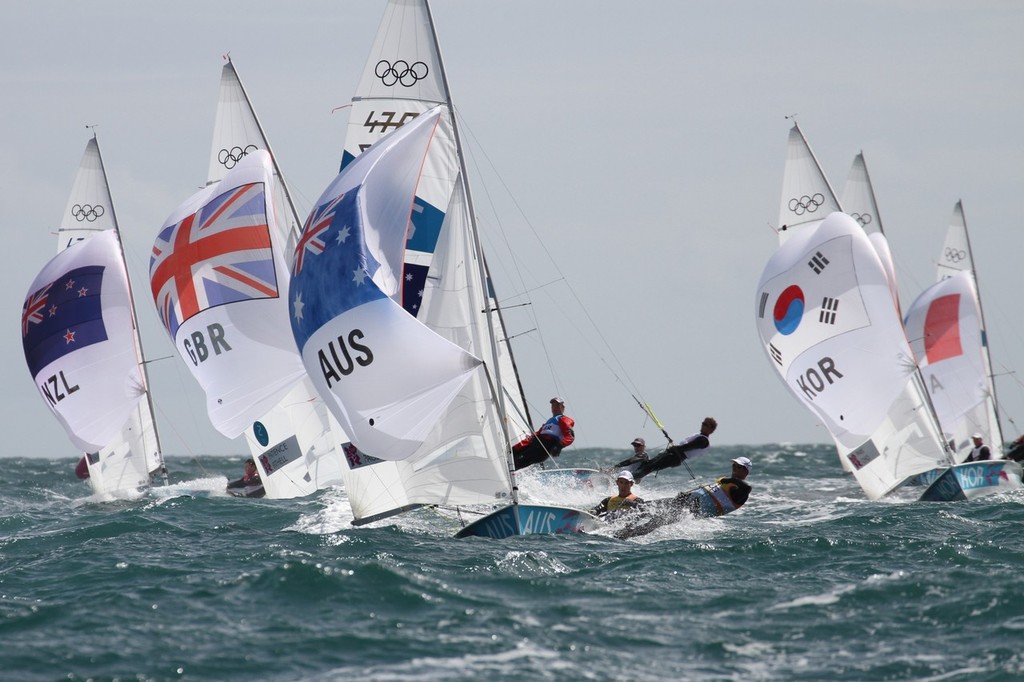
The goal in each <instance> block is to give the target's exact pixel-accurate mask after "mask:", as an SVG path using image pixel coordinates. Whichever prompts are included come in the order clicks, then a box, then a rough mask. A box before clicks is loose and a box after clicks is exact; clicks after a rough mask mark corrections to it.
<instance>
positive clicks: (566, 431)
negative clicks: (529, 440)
mask: <svg viewBox="0 0 1024 682" xmlns="http://www.w3.org/2000/svg"><path fill="white" fill-rule="evenodd" d="M575 425H576V422H574V421H573V420H572V418H571V417H566V416H565V415H564V414H556V415H552V416H551V419H548V420H547V421H546V422H544V425H543V426H542V427H540V430H539V431H537V435H538V436H541V437H542V438H550V439H554V440H558V442H559V443H561V444H562V447H563V448H565V447H569V446H570V445H572V442H573V441H574V440H576V434H575V433H574V432H573V430H572V427H573V426H575Z"/></svg>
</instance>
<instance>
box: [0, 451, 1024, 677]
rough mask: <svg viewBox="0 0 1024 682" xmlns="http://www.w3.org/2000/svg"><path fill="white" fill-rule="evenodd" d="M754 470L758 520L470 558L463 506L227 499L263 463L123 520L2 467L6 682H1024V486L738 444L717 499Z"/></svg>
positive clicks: (65, 470) (67, 472)
mask: <svg viewBox="0 0 1024 682" xmlns="http://www.w3.org/2000/svg"><path fill="white" fill-rule="evenodd" d="M626 455H627V453H626V452H625V451H612V450H581V451H577V452H573V451H571V450H570V451H567V452H566V453H565V454H564V455H563V456H562V457H561V458H560V459H561V461H560V462H559V464H561V465H563V466H587V465H590V466H593V465H609V464H612V463H614V462H615V461H616V460H617V459H618V458H621V457H624V456H626ZM739 455H746V456H749V457H750V458H751V459H752V460H753V461H754V470H753V473H752V475H751V477H750V479H748V480H749V481H750V482H751V483H752V484H753V486H754V490H753V494H752V495H751V498H750V501H749V502H748V503H747V505H746V506H745V507H743V508H742V509H740V510H739V511H737V512H735V513H733V514H731V515H729V516H726V517H722V518H719V519H705V520H697V519H685V520H683V521H681V522H679V523H677V524H674V525H671V526H667V527H664V528H661V529H659V530H658V531H656V532H655V533H653V534H651V535H648V536H645V537H642V538H636V539H633V540H627V541H622V540H616V539H614V538H612V537H611V536H610V532H611V531H609V532H608V534H605V533H603V532H602V533H598V534H590V535H574V536H526V537H518V538H512V539H508V540H501V541H495V540H489V539H482V538H470V539H464V540H456V539H454V538H453V537H452V536H453V535H454V533H455V532H456V531H457V530H458V529H459V528H460V519H459V516H458V515H457V514H454V513H452V512H451V511H449V510H418V511H416V512H413V513H410V514H407V515H404V516H402V517H398V518H396V519H392V520H389V521H384V522H380V523H378V524H376V525H374V526H370V527H362V528H353V527H352V526H351V525H350V524H349V521H350V520H351V512H350V511H349V509H348V505H347V503H346V499H345V494H344V492H343V491H341V490H330V491H324V492H322V493H320V494H318V495H315V496H312V497H310V498H305V499H299V500H285V501H279V500H278V501H274V500H247V499H237V498H232V497H227V496H224V495H223V493H222V488H223V485H224V482H225V478H224V477H225V476H230V477H232V478H234V477H236V476H237V475H239V474H240V471H241V468H242V459H241V458H219V457H206V458H202V457H201V458H198V459H196V458H190V459H186V458H174V457H171V458H169V459H168V467H169V469H170V470H171V477H172V485H171V486H170V487H169V488H166V489H165V488H156V489H153V490H152V491H149V492H148V493H146V494H144V495H142V496H140V497H138V498H137V499H130V500H105V501H103V500H97V499H95V498H92V497H90V496H89V494H88V489H87V486H86V485H85V484H84V483H81V482H79V481H77V480H75V478H74V476H73V468H74V464H75V460H74V459H71V458H68V459H60V460H45V459H20V458H7V459H0V482H2V489H3V493H2V496H0V680H349V679H360V680H608V679H617V680H628V679H637V680H971V681H974V680H1016V679H1021V678H1024V657H1022V654H1021V650H1022V644H1024V587H1022V582H1021V570H1022V569H1024V542H1022V540H1021V538H1022V533H1024V492H1020V491H1018V492H1013V493H1006V494H1002V495H999V496H993V497H991V498H988V499H983V500H978V501H974V502H963V503H949V504H936V503H931V504H929V503H918V502H898V501H884V502H868V501H866V500H865V499H864V498H863V495H862V494H861V493H860V489H859V488H858V487H857V485H856V483H855V482H854V481H853V480H852V479H851V478H850V477H848V476H845V475H843V474H842V473H841V472H840V469H839V466H838V463H837V462H836V461H835V453H834V450H832V449H831V448H830V447H827V446H793V445H771V446H757V447H742V446H734V447H717V448H715V449H714V451H713V454H711V455H709V456H708V457H705V458H703V459H700V460H697V461H696V462H694V463H693V466H692V468H693V472H694V474H696V476H697V479H698V482H706V481H707V479H709V478H711V477H714V476H717V475H722V474H724V473H726V472H727V471H728V468H729V467H728V461H729V459H731V458H732V457H736V456H739ZM522 483H523V487H524V489H525V490H527V492H528V493H529V495H530V496H531V498H533V499H538V500H541V499H544V498H552V499H551V501H554V500H560V501H567V502H571V503H572V504H577V505H581V506H582V505H584V504H586V505H590V504H596V503H597V502H598V501H599V500H600V498H601V497H603V496H604V495H605V494H607V493H606V492H605V491H600V490H594V491H578V490H577V491H558V490H549V489H544V486H543V484H541V483H539V482H538V480H536V479H534V478H533V477H531V476H525V477H524V480H523V482H522ZM694 483H695V482H694V481H693V479H691V477H690V475H689V473H688V472H687V471H686V470H685V469H684V468H682V467H680V468H677V469H671V470H668V471H664V472H661V473H660V474H658V476H657V478H653V477H652V478H648V479H646V480H645V481H644V482H643V484H642V485H640V486H638V488H637V491H636V492H638V493H639V494H641V495H642V496H647V497H652V498H653V497H660V496H668V495H671V494H673V493H675V492H676V491H678V490H683V489H687V488H690V487H693V485H694ZM463 518H465V515H464V516H463Z"/></svg>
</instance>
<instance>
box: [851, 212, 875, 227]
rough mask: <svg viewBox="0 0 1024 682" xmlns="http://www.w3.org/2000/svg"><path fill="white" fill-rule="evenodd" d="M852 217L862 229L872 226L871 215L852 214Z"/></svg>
mask: <svg viewBox="0 0 1024 682" xmlns="http://www.w3.org/2000/svg"><path fill="white" fill-rule="evenodd" d="M850 217H851V218H853V219H854V220H856V221H857V222H858V223H860V226H861V227H867V226H868V225H870V224H871V214H870V213H851V214H850Z"/></svg>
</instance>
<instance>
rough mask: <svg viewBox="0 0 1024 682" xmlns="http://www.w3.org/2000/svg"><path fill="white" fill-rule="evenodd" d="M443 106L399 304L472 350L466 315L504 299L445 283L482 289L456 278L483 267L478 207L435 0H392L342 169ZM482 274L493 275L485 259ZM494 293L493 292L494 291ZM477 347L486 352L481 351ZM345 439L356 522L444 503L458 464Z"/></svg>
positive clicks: (517, 395)
mask: <svg viewBox="0 0 1024 682" xmlns="http://www.w3.org/2000/svg"><path fill="white" fill-rule="evenodd" d="M437 104H446V105H448V107H447V110H446V111H445V112H444V113H443V115H442V116H441V118H440V120H439V124H438V127H437V130H436V131H435V132H434V138H435V139H434V141H433V142H432V143H431V145H430V147H429V149H428V151H427V157H426V160H425V168H424V172H423V174H422V177H421V178H420V181H419V184H418V185H417V187H416V196H415V199H414V208H413V216H412V229H411V230H410V234H409V238H408V240H407V241H406V243H405V256H404V258H405V263H404V266H403V270H402V278H403V281H404V282H405V285H404V286H403V288H402V292H401V296H400V298H398V299H396V301H397V302H399V303H400V304H401V305H402V307H403V308H404V309H405V310H406V312H408V313H409V314H410V315H413V316H416V318H417V319H418V320H420V322H422V323H424V324H426V325H427V326H429V327H430V328H431V329H432V330H434V332H435V333H436V334H438V335H440V336H442V337H443V338H446V339H447V340H449V341H451V342H452V343H454V344H456V345H458V346H460V347H462V348H466V349H471V348H473V346H472V345H471V341H470V340H469V339H467V338H466V337H467V332H466V331H465V330H466V329H467V328H468V327H469V326H470V324H469V323H468V322H467V320H475V322H473V324H475V325H480V328H481V329H482V328H483V326H484V321H483V320H484V314H483V311H484V310H485V309H488V308H489V309H490V310H495V311H496V310H497V303H496V301H495V300H494V299H493V298H488V297H484V298H483V299H480V300H477V301H475V302H474V303H472V304H470V303H469V301H470V299H469V298H468V297H465V296H463V297H458V296H454V295H452V294H451V292H448V293H445V289H446V288H452V287H453V286H458V287H462V288H463V289H464V290H467V289H468V288H470V287H471V288H472V289H474V290H479V289H480V287H479V286H476V285H475V284H472V285H470V284H458V285H455V284H453V282H455V281H456V279H455V277H454V275H455V273H456V272H459V277H461V279H462V281H463V282H465V281H468V278H470V277H472V276H474V274H473V273H479V272H480V271H479V269H464V266H463V263H464V262H469V263H474V264H476V263H477V262H478V260H479V259H478V258H476V256H475V255H473V254H472V253H471V245H470V244H469V243H468V242H467V241H466V240H467V239H468V237H467V235H468V234H469V233H470V232H469V231H470V228H471V224H470V222H471V221H470V215H471V207H470V205H469V204H470V201H469V195H468V193H467V191H466V182H465V178H464V177H463V176H461V175H460V157H459V146H460V141H459V139H458V133H457V126H456V121H455V119H454V118H453V117H452V110H451V97H450V94H449V92H448V88H447V83H446V79H445V76H444V66H443V63H442V61H441V55H440V51H439V50H438V46H437V41H436V35H435V32H434V29H433V24H432V21H431V16H430V10H429V7H428V5H427V3H426V2H424V1H423V0H394V1H392V2H389V3H388V5H387V8H386V9H385V13H384V17H383V19H382V20H381V24H380V29H379V30H378V33H377V37H376V39H375V41H374V45H373V48H372V50H371V51H370V55H369V58H368V59H367V62H366V66H365V68H364V69H363V75H362V77H361V79H360V82H359V86H358V88H357V90H356V94H355V96H354V97H353V99H352V108H351V114H350V116H349V124H348V132H347V135H346V140H345V152H344V157H343V159H342V168H346V167H347V166H348V165H349V164H350V163H352V161H353V160H354V159H355V158H356V157H357V156H358V155H359V154H361V153H362V152H363V151H365V150H366V149H367V148H369V147H370V146H371V145H372V144H373V143H375V142H376V141H378V140H380V139H381V138H382V137H383V136H384V135H386V134H387V133H389V132H391V131H393V130H395V129H397V128H398V127H400V126H401V125H403V124H405V123H407V122H409V121H412V120H414V119H415V118H416V117H417V116H418V115H420V114H422V113H423V112H425V111H427V110H429V109H431V108H432V107H435V106H436V105H437ZM474 267H475V268H476V267H478V266H475V265H474ZM483 271H484V275H485V276H486V274H487V273H486V263H485V264H484V266H483ZM487 289H488V291H489V292H490V291H492V289H493V288H492V287H490V286H488V287H487ZM491 324H492V326H493V328H494V336H495V337H496V338H497V339H504V338H505V336H506V335H505V332H504V329H503V325H502V320H501V317H500V315H492V316H491ZM480 344H481V342H477V343H476V345H477V346H479V345H480ZM471 352H473V353H475V354H477V355H478V356H479V354H478V351H477V350H475V349H473V350H471ZM497 353H498V360H497V362H498V364H499V365H500V372H497V373H496V374H500V377H501V383H502V386H503V387H504V390H503V391H502V398H503V399H504V401H505V402H506V406H507V412H508V416H507V418H506V423H507V424H508V427H509V431H510V432H511V434H512V437H513V438H515V439H516V440H518V438H519V437H520V436H522V435H523V434H525V433H528V432H529V431H530V428H529V424H530V417H529V412H528V410H527V407H526V401H525V399H524V398H523V393H522V388H521V387H520V384H519V379H518V375H517V373H516V370H515V367H514V363H513V360H512V355H511V352H510V351H509V350H508V348H507V344H505V343H500V344H499V345H498V348H497ZM480 357H482V356H480ZM341 445H342V447H343V448H344V449H345V452H346V455H347V461H348V462H349V464H350V465H351V469H350V471H349V472H348V474H346V477H345V487H346V491H347V493H348V496H349V500H350V502H351V504H352V509H353V514H354V516H355V518H356V521H357V523H358V522H365V521H366V520H371V519H373V518H378V517H381V516H387V515H389V514H393V513H397V512H399V511H402V510H403V509H405V508H407V507H408V506H410V505H412V504H413V502H412V501H411V500H412V499H413V498H415V499H417V500H421V501H423V503H433V502H436V501H437V500H438V499H439V493H437V492H429V491H428V488H429V487H430V486H428V485H427V484H426V483H425V482H426V481H427V480H428V479H430V480H432V481H433V483H432V484H431V485H432V486H433V487H434V488H436V489H437V490H442V489H444V487H445V486H446V485H447V484H446V483H445V481H446V477H447V476H449V475H451V472H450V470H448V469H446V470H441V469H439V468H437V467H434V466H432V465H428V464H427V463H426V460H425V461H422V462H419V463H418V464H415V465H413V464H411V463H407V462H403V463H395V462H386V461H384V460H382V459H381V458H379V457H372V456H368V455H367V454H365V453H362V452H360V451H359V450H357V449H356V448H355V447H354V446H353V445H352V444H351V443H342V444H341ZM496 447H497V449H498V451H499V452H504V451H505V450H506V449H507V448H506V447H505V446H504V445H503V444H499V445H497V446H496ZM372 454H373V453H372V452H371V455H372ZM414 459H415V458H414ZM368 462H369V463H371V464H372V466H370V465H368V464H367V463H368ZM501 478H502V479H505V478H507V477H505V476H503V477H501ZM458 485H461V484H458Z"/></svg>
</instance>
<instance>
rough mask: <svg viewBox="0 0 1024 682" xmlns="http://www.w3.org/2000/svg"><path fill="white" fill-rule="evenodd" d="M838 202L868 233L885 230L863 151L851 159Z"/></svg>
mask: <svg viewBox="0 0 1024 682" xmlns="http://www.w3.org/2000/svg"><path fill="white" fill-rule="evenodd" d="M840 203H841V205H842V207H843V211H844V212H845V213H846V214H847V215H848V216H850V217H851V218H853V219H854V220H856V221H857V222H858V223H860V226H861V227H863V228H864V231H865V232H866V233H868V234H869V235H870V234H871V233H872V232H885V230H884V229H883V228H882V218H881V216H880V215H879V213H878V203H877V202H876V201H875V190H874V187H872V185H871V176H870V175H868V167H867V164H866V163H865V162H864V152H860V153H858V154H857V156H855V157H854V159H853V165H852V166H850V173H849V175H847V176H846V184H845V185H843V194H842V197H841V199H840Z"/></svg>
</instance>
